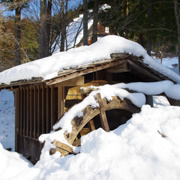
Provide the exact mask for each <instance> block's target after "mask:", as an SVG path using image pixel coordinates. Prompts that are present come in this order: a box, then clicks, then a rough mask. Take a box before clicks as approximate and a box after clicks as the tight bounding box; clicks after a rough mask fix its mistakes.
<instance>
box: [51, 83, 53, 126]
mask: <svg viewBox="0 0 180 180" xmlns="http://www.w3.org/2000/svg"><path fill="white" fill-rule="evenodd" d="M53 125H54V87H53V86H51V129H52V128H53Z"/></svg>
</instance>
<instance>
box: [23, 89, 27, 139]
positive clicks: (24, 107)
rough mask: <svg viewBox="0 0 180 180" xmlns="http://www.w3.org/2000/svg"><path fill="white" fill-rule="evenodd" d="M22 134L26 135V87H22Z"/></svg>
mask: <svg viewBox="0 0 180 180" xmlns="http://www.w3.org/2000/svg"><path fill="white" fill-rule="evenodd" d="M23 135H24V136H25V135H26V88H23Z"/></svg>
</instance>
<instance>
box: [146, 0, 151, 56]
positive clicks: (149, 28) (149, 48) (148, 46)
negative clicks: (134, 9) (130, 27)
mask: <svg viewBox="0 0 180 180" xmlns="http://www.w3.org/2000/svg"><path fill="white" fill-rule="evenodd" d="M147 16H148V17H147V18H148V19H147V20H148V30H147V53H148V54H149V55H150V56H151V50H152V40H151V38H152V37H151V28H152V27H151V23H152V0H147Z"/></svg>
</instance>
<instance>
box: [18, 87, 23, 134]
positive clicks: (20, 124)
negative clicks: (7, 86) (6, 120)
mask: <svg viewBox="0 0 180 180" xmlns="http://www.w3.org/2000/svg"><path fill="white" fill-rule="evenodd" d="M19 90H20V93H19V95H20V106H19V114H20V118H19V121H20V122H19V127H20V128H19V134H22V128H23V126H22V88H20V89H19Z"/></svg>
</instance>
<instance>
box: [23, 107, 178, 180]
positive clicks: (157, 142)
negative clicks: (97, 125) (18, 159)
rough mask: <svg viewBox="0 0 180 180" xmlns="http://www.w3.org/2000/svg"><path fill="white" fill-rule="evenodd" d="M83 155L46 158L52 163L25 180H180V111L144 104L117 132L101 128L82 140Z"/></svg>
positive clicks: (39, 165) (43, 164)
mask: <svg viewBox="0 0 180 180" xmlns="http://www.w3.org/2000/svg"><path fill="white" fill-rule="evenodd" d="M162 136H163V137H162ZM80 152H81V153H80V154H78V155H76V156H75V155H69V156H66V157H64V158H60V157H59V153H57V154H54V155H53V156H49V154H48V153H47V154H46V155H47V156H49V159H48V160H46V161H44V159H43V158H44V157H43V158H42V159H41V160H40V161H39V162H38V163H37V164H36V165H35V166H34V167H33V168H31V169H29V171H28V172H26V173H24V174H21V178H20V179H72V178H73V179H82V178H83V177H84V178H85V179H117V178H118V179H128V180H137V179H145V180H152V179H153V180H159V179H164V180H169V179H171V180H177V179H179V177H180V171H179V169H180V163H179V162H180V107H172V106H168V107H161V108H151V107H150V106H148V105H145V106H143V108H142V111H141V113H138V114H135V115H133V117H132V118H131V119H130V120H129V121H128V122H127V123H126V124H125V125H122V126H120V127H119V128H117V129H116V130H114V131H111V132H105V131H103V130H102V129H98V130H95V131H93V132H91V133H90V134H88V135H86V136H83V137H82V146H81V149H80ZM32 177H33V178H32Z"/></svg>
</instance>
